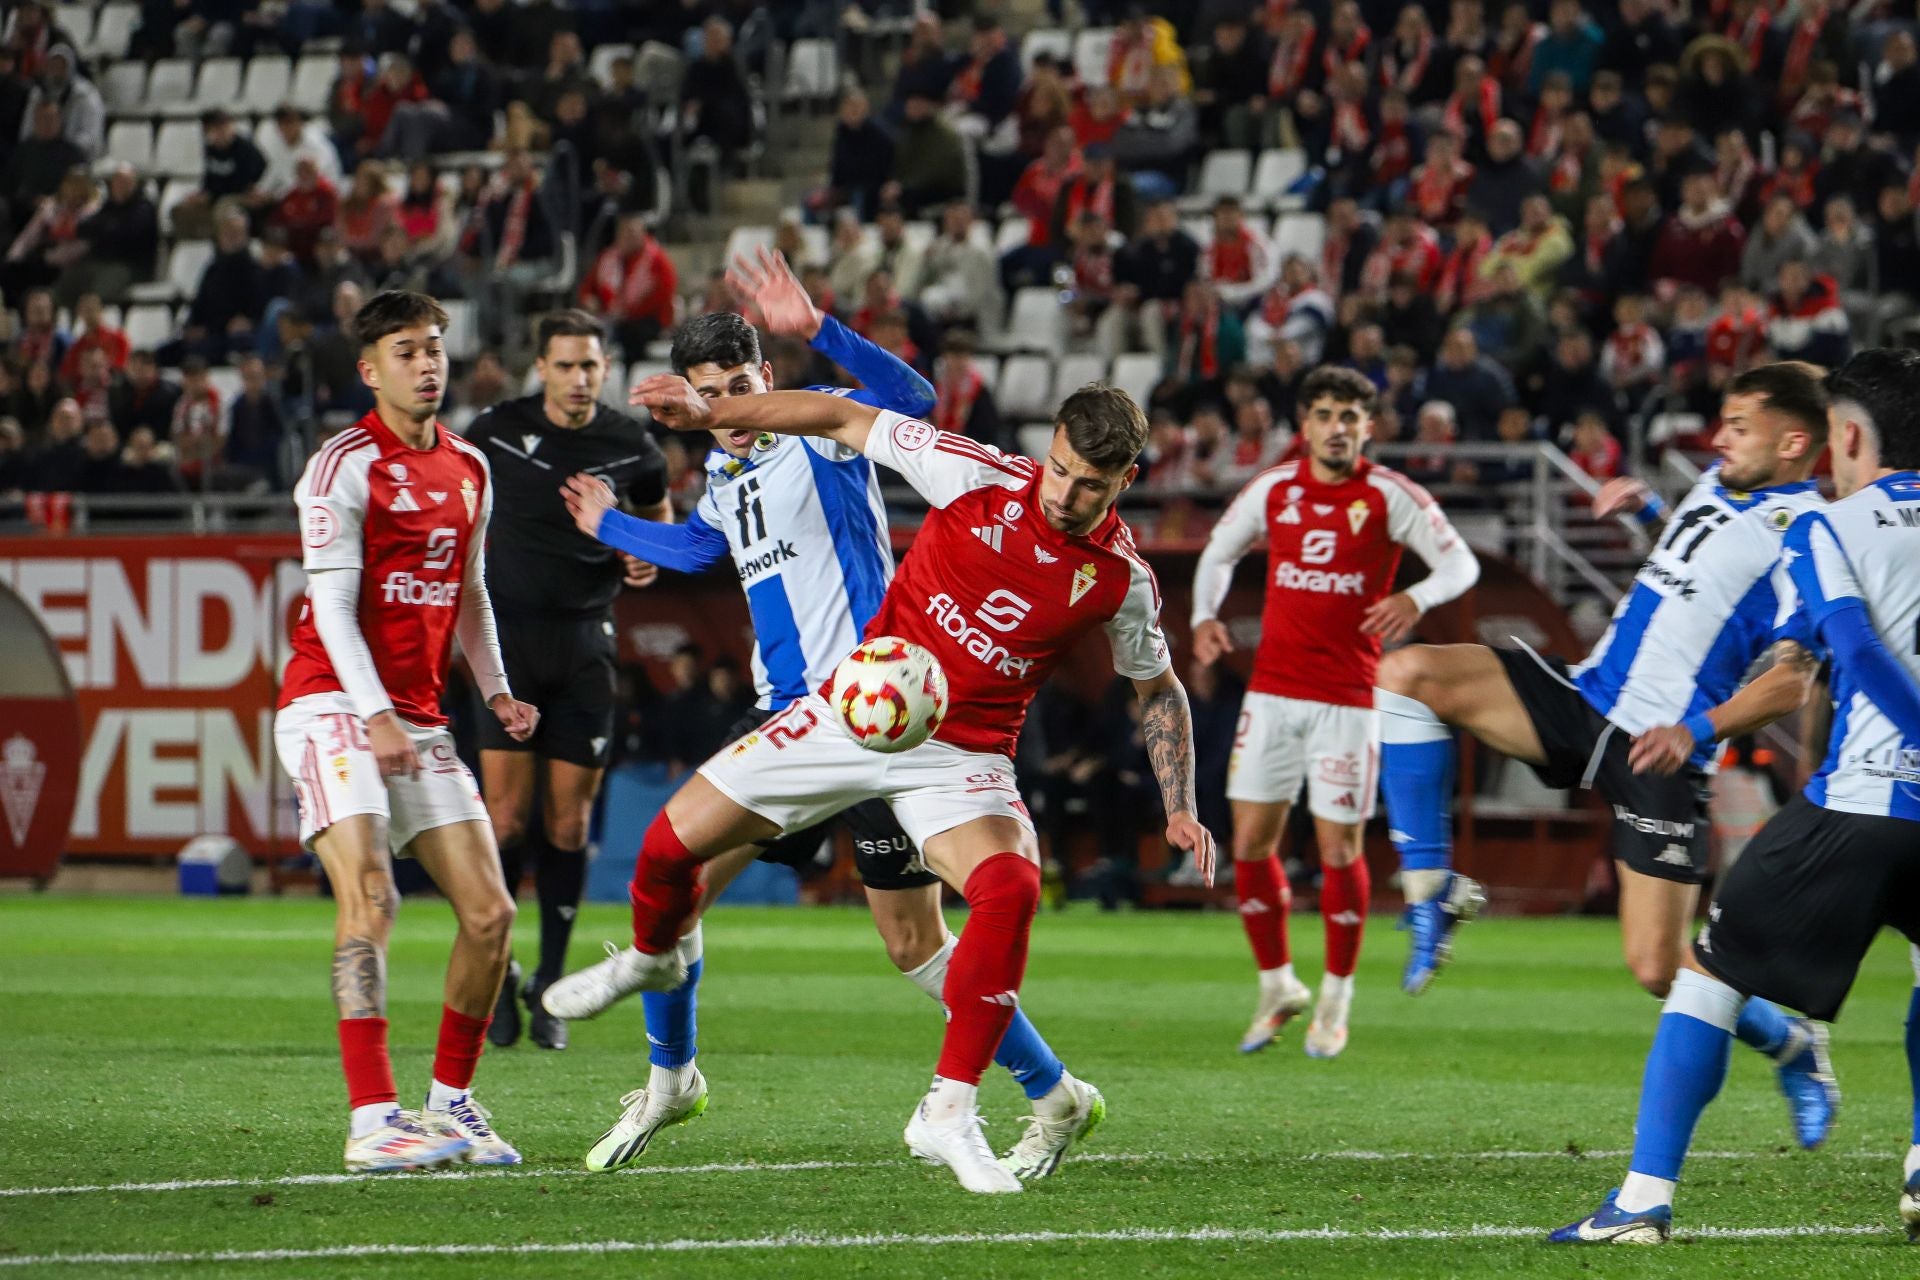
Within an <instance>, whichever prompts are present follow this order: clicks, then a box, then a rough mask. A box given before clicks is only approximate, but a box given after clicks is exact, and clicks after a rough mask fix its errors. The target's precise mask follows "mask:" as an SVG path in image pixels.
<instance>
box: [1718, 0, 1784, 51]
mask: <svg viewBox="0 0 1920 1280" xmlns="http://www.w3.org/2000/svg"><path fill="white" fill-rule="evenodd" d="M1772 25H1773V14H1772V13H1771V12H1769V11H1768V9H1767V7H1766V5H1764V4H1761V3H1759V0H1755V4H1754V6H1753V12H1751V13H1749V14H1748V15H1747V20H1746V21H1745V22H1741V23H1736V22H1735V21H1734V19H1733V15H1732V13H1728V15H1727V27H1726V30H1725V31H1724V32H1722V34H1723V35H1725V36H1726V37H1727V38H1728V39H1729V40H1732V41H1733V42H1734V43H1735V44H1737V45H1739V46H1740V47H1741V48H1742V49H1744V50H1746V54H1747V65H1748V66H1750V67H1757V66H1759V65H1760V60H1761V57H1762V55H1764V54H1765V53H1766V50H1767V29H1768V28H1770V27H1771V26H1772Z"/></svg>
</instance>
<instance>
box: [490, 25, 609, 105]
mask: <svg viewBox="0 0 1920 1280" xmlns="http://www.w3.org/2000/svg"><path fill="white" fill-rule="evenodd" d="M549 32H550V34H548V35H547V38H546V50H547V57H546V64H545V66H544V67H542V69H541V71H540V74H539V76H538V77H537V78H531V79H530V80H529V81H528V82H527V84H526V87H525V90H524V91H523V92H522V93H520V94H519V95H517V96H519V97H521V98H523V99H525V101H526V103H527V105H528V106H530V107H531V108H532V109H533V113H534V114H535V115H536V116H538V117H539V118H540V119H542V120H552V119H553V114H554V108H555V107H556V106H558V105H559V103H560V98H561V95H562V94H565V93H569V92H571V91H573V90H575V89H579V90H581V91H583V92H591V91H592V89H593V81H592V79H591V78H590V77H589V76H588V75H587V59H586V53H585V51H584V50H583V49H582V48H581V45H580V37H579V35H578V34H577V33H575V32H573V31H569V30H567V29H566V28H564V27H561V28H550V29H549ZM481 45H482V48H485V47H486V46H485V41H484V40H482V42H481ZM535 47H536V48H537V47H538V46H537V45H536V46H535ZM487 57H488V58H490V59H491V60H492V61H494V62H496V63H498V62H502V61H504V60H505V59H503V57H502V55H501V54H500V53H498V52H496V51H493V50H488V51H487ZM523 58H524V55H523Z"/></svg>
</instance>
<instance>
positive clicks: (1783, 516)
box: [1767, 507, 1793, 533]
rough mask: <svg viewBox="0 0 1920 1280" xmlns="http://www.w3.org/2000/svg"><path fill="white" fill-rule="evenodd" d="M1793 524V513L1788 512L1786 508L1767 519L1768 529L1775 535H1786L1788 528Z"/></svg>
mask: <svg viewBox="0 0 1920 1280" xmlns="http://www.w3.org/2000/svg"><path fill="white" fill-rule="evenodd" d="M1792 523H1793V512H1791V511H1789V510H1787V509H1786V508H1785V507H1782V508H1780V509H1779V510H1778V511H1775V512H1773V513H1772V514H1771V515H1769V516H1768V517H1767V527H1768V528H1770V529H1772V530H1773V531H1774V532H1775V533H1785V532H1786V531H1787V526H1788V525H1790V524H1792Z"/></svg>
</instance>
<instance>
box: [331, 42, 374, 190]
mask: <svg viewBox="0 0 1920 1280" xmlns="http://www.w3.org/2000/svg"><path fill="white" fill-rule="evenodd" d="M374 76H375V66H374V61H373V59H372V58H370V57H368V56H367V51H366V50H365V49H362V48H361V47H360V46H358V45H352V44H350V45H347V46H345V47H344V48H342V49H341V50H340V70H339V72H338V74H336V75H335V76H334V78H333V88H332V89H330V90H328V92H327V127H328V128H329V129H330V130H331V131H332V136H333V145H334V147H335V148H336V149H337V150H338V151H339V152H340V156H341V168H342V170H343V171H344V170H345V168H346V160H347V157H349V156H353V155H356V154H358V151H357V148H358V145H359V142H360V139H361V137H362V136H363V135H364V134H365V133H366V130H367V123H366V117H365V114H364V112H365V103H366V96H367V94H368V93H370V92H371V91H372V89H373V81H374Z"/></svg>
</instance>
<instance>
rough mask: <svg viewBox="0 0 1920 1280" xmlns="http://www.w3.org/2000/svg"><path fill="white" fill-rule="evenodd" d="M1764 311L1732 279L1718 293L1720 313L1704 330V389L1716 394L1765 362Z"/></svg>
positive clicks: (1765, 317)
mask: <svg viewBox="0 0 1920 1280" xmlns="http://www.w3.org/2000/svg"><path fill="white" fill-rule="evenodd" d="M1767 318H1768V317H1767V309H1766V306H1765V305H1764V304H1763V302H1762V300H1761V299H1760V298H1758V297H1756V296H1755V295H1754V294H1753V293H1752V292H1750V291H1749V290H1748V289H1747V288H1746V286H1744V285H1742V284H1741V283H1740V281H1739V280H1738V279H1736V278H1734V277H1732V276H1729V277H1727V281H1726V284H1725V285H1724V286H1723V287H1722V288H1721V290H1720V311H1719V314H1718V315H1716V316H1715V317H1714V318H1713V322H1712V323H1711V324H1709V325H1708V326H1707V341H1706V348H1707V349H1706V359H1707V386H1708V387H1709V388H1710V389H1712V390H1714V391H1720V390H1723V389H1724V388H1725V387H1726V384H1727V383H1728V382H1729V381H1731V380H1732V379H1733V377H1734V376H1735V375H1737V374H1740V373H1744V372H1745V371H1746V370H1748V369H1750V368H1752V367H1753V366H1754V365H1756V364H1759V363H1760V362H1761V361H1763V360H1765V359H1766V356H1767Z"/></svg>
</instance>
